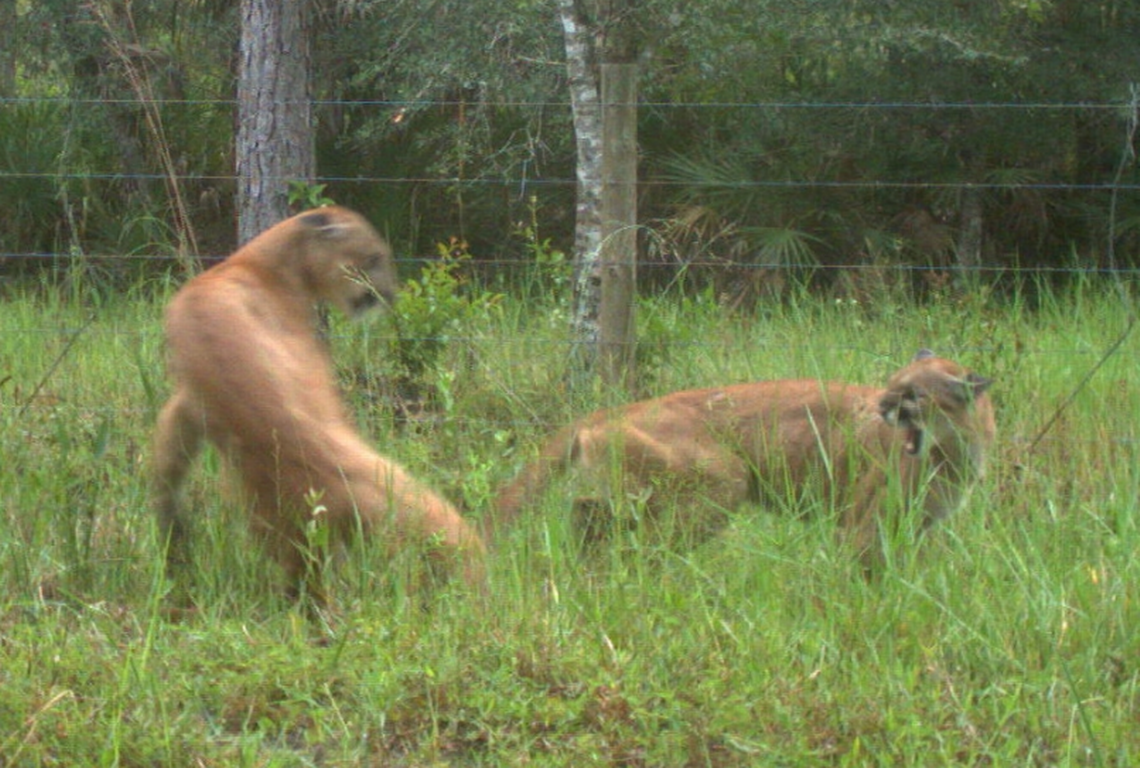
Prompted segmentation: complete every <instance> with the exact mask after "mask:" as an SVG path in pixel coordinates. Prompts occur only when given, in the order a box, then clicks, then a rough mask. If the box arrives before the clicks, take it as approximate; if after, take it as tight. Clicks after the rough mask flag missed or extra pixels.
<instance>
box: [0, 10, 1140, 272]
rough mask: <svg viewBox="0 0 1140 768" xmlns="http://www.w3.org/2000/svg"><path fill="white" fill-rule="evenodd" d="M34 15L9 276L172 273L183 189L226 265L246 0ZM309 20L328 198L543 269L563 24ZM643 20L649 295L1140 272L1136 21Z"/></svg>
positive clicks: (562, 217)
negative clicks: (533, 261)
mask: <svg viewBox="0 0 1140 768" xmlns="http://www.w3.org/2000/svg"><path fill="white" fill-rule="evenodd" d="M13 5H14V6H15V8H16V9H17V10H18V13H17V15H16V21H15V22H14V23H15V25H16V29H17V30H18V34H16V35H15V36H14V38H13V40H12V47H11V49H10V51H9V52H8V54H7V56H5V57H3V58H2V59H0V64H3V66H4V67H5V68H8V67H10V68H11V70H12V72H11V75H12V76H11V77H10V78H0V87H4V86H3V85H2V84H5V83H7V84H8V85H7V87H8V89H9V90H10V92H9V93H0V179H3V181H4V183H3V184H2V185H0V205H3V207H4V210H5V211H6V215H5V223H4V226H3V227H2V228H0V253H3V254H6V255H9V256H10V255H12V254H65V255H66V256H68V257H74V256H77V255H87V256H117V257H122V256H124V255H135V256H148V257H149V256H155V255H158V256H162V255H169V254H170V252H171V250H172V249H173V247H174V246H173V242H174V237H173V236H172V234H171V228H172V223H171V222H172V217H173V214H172V206H173V204H174V203H173V200H172V189H173V188H175V187H177V189H178V190H179V192H180V197H181V199H182V200H184V201H186V204H187V205H188V206H189V214H190V220H191V222H192V224H193V226H194V229H195V232H196V238H195V240H196V242H197V243H198V247H199V250H200V251H201V253H202V254H203V255H206V256H210V255H219V254H224V253H226V252H228V251H229V250H230V246H231V245H232V240H233V230H234V223H233V199H232V198H233V192H234V190H233V183H232V174H233V168H234V162H233V157H232V147H233V121H234V104H233V99H234V94H235V89H234V67H233V59H234V55H233V52H234V46H235V44H236V43H235V41H236V29H237V26H238V24H237V9H236V6H237V3H236V2H235V0H195V1H194V2H185V0H177V1H176V0H153V2H147V3H132V4H126V5H121V4H104V3H90V4H87V3H73V2H70V1H67V2H61V1H60V0H44V1H43V2H37V3H24V2H16V0H5V2H3V3H0V9H2V8H3V6H8V7H9V8H10V7H12V6H13ZM584 5H585V6H589V3H585V4H584ZM312 9H313V14H314V34H315V35H316V41H315V45H314V54H313V55H314V66H313V71H314V77H315V83H314V89H315V93H314V96H315V97H316V99H317V100H318V103H317V105H316V114H317V118H318V130H319V140H318V143H319V146H318V155H319V173H320V175H321V178H320V179H319V183H321V184H325V185H326V186H325V188H324V189H323V192H324V193H327V194H328V195H329V196H331V197H332V198H334V199H336V200H337V201H338V202H342V203H345V204H348V205H352V206H355V207H357V208H360V209H361V210H363V211H365V212H366V213H367V214H368V215H369V216H370V217H371V218H372V219H373V220H375V221H377V222H378V223H379V224H380V225H381V226H382V227H384V228H385V230H386V231H387V232H388V233H389V234H390V235H391V236H392V237H393V239H394V240H395V241H396V242H397V244H398V245H399V246H400V250H401V251H402V252H405V253H409V254H415V255H419V256H423V255H429V254H431V253H432V252H433V251H434V246H435V244H436V243H438V242H446V241H447V240H448V239H449V238H451V237H455V238H457V239H459V240H462V241H465V242H467V243H468V244H469V245H470V250H471V253H472V254H474V255H475V256H476V257H477V258H479V259H483V260H488V261H495V260H498V261H500V262H503V261H508V262H513V261H517V260H528V259H529V253H528V251H527V249H526V242H525V240H526V238H525V234H526V230H527V228H528V227H529V225H530V222H531V221H532V214H533V217H534V218H536V219H537V221H538V222H539V223H540V224H541V227H542V230H543V233H544V236H545V237H547V238H551V239H552V241H553V243H554V245H555V246H556V247H557V248H559V249H561V250H568V248H569V243H570V230H571V228H572V226H573V199H572V195H573V188H574V187H573V178H574V174H573V158H574V152H573V142H572V138H573V137H572V132H571V129H570V120H569V105H568V99H567V95H566V92H565V68H564V65H563V58H564V54H563V50H562V39H561V36H560V35H561V31H560V29H559V26H558V23H557V15H556V14H555V12H554V10H553V7H552V5H551V4H549V3H539V2H532V1H530V0H527V1H524V2H515V3H496V2H487V1H486V0H478V1H476V2H453V1H452V0H432V1H431V2H428V1H427V0H404V1H403V2H395V3H393V2H383V3H381V2H372V1H365V2H338V1H337V0H315V1H314V2H313V4H312ZM635 16H636V18H635V19H634V23H633V25H632V28H633V29H634V30H635V31H636V48H637V50H638V51H639V53H640V56H639V61H640V62H641V65H640V66H641V86H640V95H641V103H642V107H641V111H640V123H641V125H640V130H639V135H640V144H641V149H642V162H641V175H642V180H643V182H644V183H643V188H642V194H641V209H642V210H641V220H642V221H643V222H646V224H647V226H646V227H645V230H644V238H643V246H644V253H643V258H644V260H645V261H646V263H647V264H664V265H665V267H663V268H664V269H666V272H667V274H665V275H661V274H660V270H658V271H656V272H654V271H653V270H646V275H647V276H648V277H649V278H650V279H655V278H660V279H665V280H667V279H669V278H670V277H671V276H672V274H673V273H674V271H675V270H676V268H677V267H678V265H680V264H697V265H699V264H708V263H712V264H715V265H717V267H718V269H716V270H715V271H710V272H708V273H707V274H711V275H714V276H715V277H716V279H718V280H720V281H722V282H723V283H727V284H728V287H729V288H731V289H732V290H733V291H734V292H740V291H742V290H747V289H748V287H749V286H748V284H747V280H745V279H744V278H743V277H742V275H740V274H734V273H732V272H731V271H727V270H726V269H724V267H725V266H726V265H728V266H732V265H755V264H761V265H787V264H793V265H801V266H802V265H817V264H823V265H882V264H900V263H901V264H908V265H934V266H938V267H942V266H946V265H948V264H951V263H952V262H953V261H954V260H955V257H956V253H958V252H960V251H961V246H962V244H963V243H962V238H963V237H964V236H965V232H966V230H969V229H970V228H971V227H973V228H977V229H979V232H980V235H981V236H982V241H983V245H982V250H981V257H982V261H983V263H984V265H986V266H989V267H1019V268H1021V267H1049V266H1051V267H1058V266H1060V267H1070V266H1075V265H1079V266H1094V267H1111V266H1115V265H1118V264H1119V265H1122V266H1123V265H1131V264H1132V263H1133V262H1134V260H1135V253H1136V247H1135V246H1136V245H1137V236H1138V235H1137V233H1138V231H1140V229H1138V222H1140V203H1138V202H1137V200H1138V198H1137V194H1136V191H1135V185H1136V181H1137V167H1136V164H1135V162H1134V161H1133V160H1134V157H1133V156H1132V155H1130V154H1129V152H1130V150H1131V149H1133V148H1134V145H1135V135H1134V121H1135V115H1136V104H1135V102H1136V93H1135V91H1134V90H1132V89H1130V88H1131V85H1130V84H1133V83H1134V82H1135V80H1136V77H1135V74H1136V73H1135V69H1134V66H1135V60H1136V50H1137V49H1136V40H1137V39H1140V6H1137V5H1136V4H1135V3H1132V2H1125V1H1124V0H1104V1H1103V2H1083V1H1078V0H1061V1H1059V2H1023V1H1022V0H1018V1H1017V2H1014V1H1012V0H1001V1H1000V2H985V3H981V2H960V3H954V4H952V5H947V4H945V3H939V2H916V3H908V4H902V5H899V4H883V3H878V2H856V3H852V2H839V1H838V0H825V1H824V2H813V3H794V4H791V5H789V4H788V3H785V2H780V3H774V2H766V1H764V2H747V3H743V2H740V1H739V0H700V2H688V3H676V2H672V0H652V2H646V3H639V4H638V6H637V8H636V11H635ZM5 97H12V98H9V99H6V98H5ZM13 99H14V100H13ZM1130 121H1132V122H1131V123H1130ZM1113 183H1120V184H1124V185H1125V187H1124V188H1123V193H1122V194H1119V195H1118V196H1117V197H1116V198H1115V199H1113V198H1112V197H1111V190H1110V189H1109V186H1111V185H1112V184H1113ZM296 194H297V197H298V198H299V199H300V200H304V199H307V198H311V197H312V196H313V190H296ZM1122 246H1123V247H1122ZM1114 247H1115V248H1116V251H1115V252H1116V253H1118V254H1119V262H1117V261H1116V260H1115V259H1113V258H1111V256H1112V255H1113V253H1114V251H1113V248H1114ZM37 263H39V262H38V261H37ZM148 263H153V262H148ZM695 272H696V270H690V273H695ZM744 274H747V275H749V276H752V277H755V276H756V274H757V273H755V272H745V273H744ZM819 275H823V276H824V277H825V278H826V279H827V280H829V281H830V280H833V279H835V273H834V272H831V271H824V272H820V273H817V277H818V276H819ZM756 280H757V281H760V282H763V278H762V277H760V278H756Z"/></svg>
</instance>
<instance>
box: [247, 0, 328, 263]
mask: <svg viewBox="0 0 1140 768" xmlns="http://www.w3.org/2000/svg"><path fill="white" fill-rule="evenodd" d="M309 65H310V61H309V25H308V13H307V0H241V43H240V50H239V62H238V130H237V147H236V156H237V177H238V189H237V210H238V242H239V243H244V242H246V241H247V240H249V239H250V238H252V237H253V236H254V235H256V234H257V233H259V232H261V231H262V230H264V229H267V228H268V227H270V226H272V225H273V224H276V223H277V222H278V221H280V220H282V219H284V218H285V217H287V216H288V215H289V182H291V181H297V182H310V183H311V182H312V180H313V178H314V176H315V172H316V160H315V150H314V140H313V118H312V104H311V100H310V98H309V96H310V93H309Z"/></svg>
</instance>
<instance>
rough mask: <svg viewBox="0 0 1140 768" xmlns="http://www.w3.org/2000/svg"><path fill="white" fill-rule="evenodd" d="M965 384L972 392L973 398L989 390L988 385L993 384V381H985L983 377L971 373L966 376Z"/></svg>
mask: <svg viewBox="0 0 1140 768" xmlns="http://www.w3.org/2000/svg"><path fill="white" fill-rule="evenodd" d="M966 383H967V384H968V385H969V387H970V389H971V390H973V392H972V394H973V396H974V397H977V396H978V395H982V394H985V391H986V390H987V389H989V388H990V384H993V383H994V380H993V379H987V378H986V377H985V376H979V375H978V374H976V373H971V374H969V375H967V376H966Z"/></svg>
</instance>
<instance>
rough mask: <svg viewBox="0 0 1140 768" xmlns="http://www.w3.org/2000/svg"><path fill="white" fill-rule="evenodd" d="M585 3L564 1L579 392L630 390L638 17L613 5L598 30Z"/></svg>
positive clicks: (619, 1)
mask: <svg viewBox="0 0 1140 768" xmlns="http://www.w3.org/2000/svg"><path fill="white" fill-rule="evenodd" d="M585 2H586V0H558V11H559V17H560V18H561V21H562V30H563V37H564V40H565V45H566V74H567V81H568V85H569V89H570V107H571V111H572V114H573V122H574V138H575V142H576V144H577V176H578V189H577V207H576V220H575V229H574V309H573V318H572V321H571V322H572V326H573V327H572V333H573V347H572V354H571V361H570V363H571V364H570V375H571V386H572V387H575V388H578V387H580V386H581V385H582V384H583V383H584V382H585V381H586V380H587V378H588V376H589V374H591V373H592V372H593V371H594V370H596V369H597V370H599V372H600V373H601V375H602V378H603V381H605V383H607V384H609V385H611V386H614V387H621V386H626V387H628V386H632V384H633V378H634V377H633V360H634V357H633V330H634V327H633V306H634V274H635V273H634V269H635V264H636V262H637V239H636V224H637V212H636V211H637V185H636V180H637V131H636V119H637V112H636V109H635V107H634V104H635V103H636V99H637V89H636V72H637V69H636V65H634V64H632V63H630V62H632V61H633V58H634V47H635V46H634V45H633V42H632V35H631V34H629V31H628V30H629V25H628V24H626V23H625V20H626V19H627V18H628V17H629V15H630V12H631V9H630V8H629V4H628V3H627V2H626V0H613V2H609V3H606V4H604V6H605V15H606V18H605V19H604V20H603V19H599V20H597V21H594V22H591V21H590V20H589V17H588V14H587V13H586V8H585ZM603 30H606V31H607V34H610V35H611V40H612V42H611V43H610V44H609V45H606V44H604V43H599V42H597V41H599V40H601V38H602V32H603ZM599 57H604V58H605V59H606V61H607V62H612V63H613V64H614V65H615V68H614V69H613V70H612V71H610V72H609V74H610V75H611V78H610V80H611V84H612V85H613V86H614V88H615V89H614V91H613V93H612V95H611V98H610V100H609V104H608V106H607V107H606V108H605V109H604V110H603V106H602V82H603V80H604V79H605V78H602V76H601V74H600V72H599V66H598V59H599ZM606 242H609V243H610V244H611V245H610V246H608V250H607V247H605V246H604V244H605V243H606ZM605 253H608V254H609V255H608V256H605V255H604V254H605Z"/></svg>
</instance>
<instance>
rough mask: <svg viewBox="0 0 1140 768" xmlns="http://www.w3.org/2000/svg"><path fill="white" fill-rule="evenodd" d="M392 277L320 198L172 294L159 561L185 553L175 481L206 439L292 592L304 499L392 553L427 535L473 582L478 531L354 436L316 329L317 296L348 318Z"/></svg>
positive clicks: (364, 230) (378, 249)
mask: <svg viewBox="0 0 1140 768" xmlns="http://www.w3.org/2000/svg"><path fill="white" fill-rule="evenodd" d="M397 287H398V284H397V279H396V275H395V270H394V267H393V264H392V256H391V252H390V249H389V247H388V245H387V243H386V242H385V241H384V240H383V239H382V238H381V237H380V236H379V235H378V234H377V233H376V231H375V230H374V229H373V228H372V226H371V225H370V224H369V223H368V222H367V221H366V220H365V219H364V218H363V217H361V216H360V215H359V214H356V213H354V212H352V211H349V210H346V209H344V208H336V207H329V208H322V209H318V210H316V211H311V212H308V213H303V214H300V215H298V216H294V217H293V218H290V219H287V220H285V221H283V222H281V223H280V224H277V225H276V226H274V227H272V228H270V229H268V230H266V231H265V232H263V233H261V234H260V235H258V236H257V237H256V238H254V239H253V240H251V241H250V242H249V243H248V244H247V245H245V246H244V247H242V248H241V249H239V250H238V251H237V252H235V253H234V254H233V255H232V256H230V257H229V258H228V259H226V260H225V261H223V262H222V263H220V264H218V265H217V266H215V267H213V268H211V269H209V270H207V271H205V272H203V273H202V274H200V275H198V276H197V277H195V278H194V279H192V280H191V281H190V282H188V283H187V284H186V285H185V286H184V287H183V288H182V289H181V290H180V291H179V292H178V293H177V295H175V297H174V298H173V300H172V301H171V302H170V306H169V307H168V308H167V310H166V340H167V347H168V353H169V372H170V376H171V378H172V380H173V385H174V391H173V394H172V396H171V397H170V400H169V401H168V402H167V403H166V405H165V407H164V408H163V409H162V412H161V414H160V415H159V418H158V425H157V429H156V433H155V439H154V489H155V496H156V503H157V510H158V515H159V522H160V530H161V533H162V535H163V537H164V540H165V541H166V543H167V547H168V561H170V562H171V563H177V562H179V561H182V560H184V559H185V551H184V550H185V547H186V546H187V541H186V539H187V534H188V526H187V521H186V519H185V513H184V511H182V510H181V509H180V507H179V503H178V497H179V490H180V488H181V486H182V485H183V481H184V480H185V478H186V475H187V473H188V471H189V470H190V467H191V464H192V462H193V461H194V458H195V457H196V455H197V454H198V453H199V451H200V448H201V446H202V444H203V442H205V441H208V442H210V443H212V444H213V445H214V446H215V447H216V448H217V449H218V450H219V451H220V452H221V453H222V454H223V455H224V456H225V457H226V459H228V460H229V462H230V463H231V464H232V465H233V467H234V468H235V469H236V471H237V473H238V474H239V475H240V477H241V479H242V483H243V486H244V490H245V492H246V496H247V499H246V501H247V502H248V504H249V505H250V509H251V511H252V526H253V530H254V531H255V532H256V533H257V534H258V536H259V537H260V538H261V539H262V540H263V541H264V543H265V545H266V548H267V550H268V552H269V553H270V554H271V555H272V556H273V557H274V558H275V559H276V560H277V561H278V562H279V563H281V565H282V566H284V568H285V570H286V572H287V574H288V576H289V578H290V584H291V585H292V587H291V588H296V587H299V586H300V584H301V582H302V580H303V579H304V577H305V572H306V567H305V562H306V561H305V546H306V536H305V531H306V524H307V522H308V521H309V520H310V519H311V515H312V513H313V511H314V510H313V509H312V503H311V502H312V501H313V500H314V499H315V500H316V503H317V504H318V505H319V506H320V507H323V508H324V510H325V511H324V512H323V513H322V514H323V515H324V516H325V522H326V524H327V525H328V526H329V529H330V531H331V533H332V534H333V537H332V538H333V540H337V539H340V540H344V539H346V538H348V537H349V536H350V535H351V534H352V533H354V532H355V531H357V530H361V531H362V532H363V533H364V534H365V535H373V536H377V537H379V538H381V539H382V540H383V541H384V543H385V546H386V548H387V550H388V551H389V552H393V553H394V552H395V551H398V550H400V549H401V548H403V547H405V546H409V545H416V544H425V545H429V546H427V549H428V550H429V551H430V552H432V553H433V555H434V556H435V557H438V558H440V559H445V560H448V561H452V560H458V561H459V567H460V571H461V574H462V576H463V578H465V579H466V580H467V581H468V582H470V583H473V584H477V583H479V582H481V580H482V578H483V572H482V554H483V545H482V541H481V539H480V538H479V536H478V535H477V534H476V533H475V531H474V529H473V528H472V527H471V526H469V525H468V523H467V522H465V521H464V520H463V519H462V518H461V517H460V515H459V513H458V512H457V511H456V510H455V509H454V508H453V507H452V505H451V504H449V503H448V502H447V501H445V500H444V499H442V498H441V497H440V496H438V495H436V494H435V493H433V492H432V491H431V490H429V489H428V488H427V487H425V486H424V485H423V484H421V483H420V482H419V481H417V480H416V479H415V478H413V477H412V476H411V475H409V474H408V473H407V472H406V471H405V470H404V469H403V468H402V467H401V466H400V465H399V464H397V463H396V462H394V461H391V460H390V459H387V458H385V457H383V456H381V455H379V454H378V453H377V452H376V451H375V450H373V449H372V448H371V447H370V446H369V445H368V444H367V443H366V442H365V441H364V440H363V439H362V438H361V437H360V436H359V434H358V433H357V430H356V428H355V426H354V425H353V422H352V420H351V418H350V417H349V415H348V413H347V411H346V408H345V406H344V403H343V402H342V399H341V396H340V394H339V391H338V388H337V384H336V380H335V375H334V370H333V365H332V360H331V358H330V356H329V353H328V349H327V345H326V343H325V342H324V341H323V340H321V339H320V338H319V337H318V335H317V333H316V328H317V315H316V307H317V305H319V304H328V305H332V306H335V307H337V308H339V309H340V310H341V311H342V312H344V313H345V314H347V315H350V316H352V315H357V314H359V313H361V312H363V311H364V310H365V309H367V308H368V307H369V306H370V305H373V304H375V303H377V302H378V301H379V300H380V299H383V300H384V301H387V302H389V303H390V302H391V301H392V300H393V299H394V297H395V294H396V290H397ZM378 297H379V298H378ZM310 577H311V578H310V582H309V586H310V590H311V593H312V595H313V597H314V598H315V599H316V600H317V601H318V602H323V599H324V596H323V594H322V593H321V592H320V589H319V586H318V584H317V579H315V578H312V577H313V574H310Z"/></svg>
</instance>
